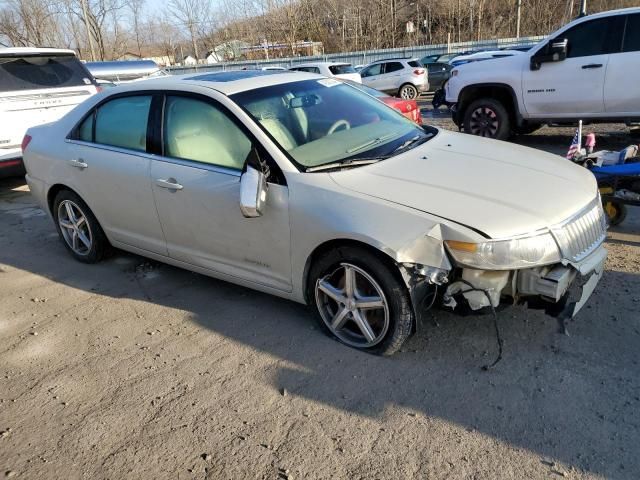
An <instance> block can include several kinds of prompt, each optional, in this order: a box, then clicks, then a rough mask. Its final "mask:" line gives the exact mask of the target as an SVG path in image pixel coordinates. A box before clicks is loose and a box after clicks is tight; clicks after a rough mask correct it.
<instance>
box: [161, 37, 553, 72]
mask: <svg viewBox="0 0 640 480" xmlns="http://www.w3.org/2000/svg"><path fill="white" fill-rule="evenodd" d="M543 38H544V36H536V37H521V38H498V39H493V40H480V41H475V42H459V43H450V44H447V43H443V44H439V45H419V46H414V47H401V48H387V49H381V50H363V51H360V52H348V53H331V54H327V55H316V56H310V57H289V58H277V59H270V60H245V61H237V62H220V63H212V64H204V65H194V66H192V67H168V68H167V70H168V71H169V72H170V73H172V74H175V75H179V74H182V73H193V72H203V71H204V72H206V71H226V70H241V69H254V68H262V67H269V66H272V67H285V68H288V67H292V66H294V65H296V64H299V63H306V62H345V63H350V64H352V65H366V64H368V63H371V62H375V61H376V60H382V59H385V58H393V57H403V58H410V57H424V56H425V55H435V54H439V53H456V52H464V51H467V50H494V49H495V50H498V49H501V48H514V47H522V46H527V45H532V44H535V43H538V42H539V41H540V40H542V39H543Z"/></svg>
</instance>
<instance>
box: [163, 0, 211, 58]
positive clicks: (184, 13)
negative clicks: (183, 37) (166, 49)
mask: <svg viewBox="0 0 640 480" xmlns="http://www.w3.org/2000/svg"><path fill="white" fill-rule="evenodd" d="M210 11H211V4H210V0H170V1H169V12H170V13H171V15H172V16H173V17H174V18H175V20H176V21H177V23H178V24H179V26H180V27H184V28H186V29H187V32H188V33H189V39H190V40H191V47H192V48H193V53H194V55H195V56H196V58H200V55H199V49H198V39H199V36H198V32H199V30H200V28H201V25H200V24H201V23H202V22H203V21H204V22H206V19H209V13H210ZM203 19H205V20H203Z"/></svg>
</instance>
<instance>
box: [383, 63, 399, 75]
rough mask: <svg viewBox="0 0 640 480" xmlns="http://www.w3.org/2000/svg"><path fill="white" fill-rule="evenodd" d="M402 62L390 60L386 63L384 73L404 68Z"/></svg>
mask: <svg viewBox="0 0 640 480" xmlns="http://www.w3.org/2000/svg"><path fill="white" fill-rule="evenodd" d="M402 68H403V67H402V64H401V63H400V62H388V63H385V64H384V73H393V72H397V71H398V70H402Z"/></svg>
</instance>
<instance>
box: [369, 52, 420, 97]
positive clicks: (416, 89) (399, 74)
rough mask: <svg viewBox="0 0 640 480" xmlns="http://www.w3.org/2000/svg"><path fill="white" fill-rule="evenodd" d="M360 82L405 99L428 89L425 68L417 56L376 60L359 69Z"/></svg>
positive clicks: (416, 95)
mask: <svg viewBox="0 0 640 480" xmlns="http://www.w3.org/2000/svg"><path fill="white" fill-rule="evenodd" d="M360 76H361V77H362V83H363V84H364V85H366V86H367V87H371V88H375V89H376V90H381V91H383V92H387V93H389V94H391V95H397V96H398V97H400V98H403V99H405V100H414V99H416V98H418V95H420V93H421V92H426V91H428V90H429V80H428V77H427V69H426V68H425V67H424V66H422V64H421V63H420V61H419V60H418V59H417V58H393V59H386V60H378V61H377V62H373V63H370V64H369V65H367V66H366V67H364V68H363V69H362V70H360Z"/></svg>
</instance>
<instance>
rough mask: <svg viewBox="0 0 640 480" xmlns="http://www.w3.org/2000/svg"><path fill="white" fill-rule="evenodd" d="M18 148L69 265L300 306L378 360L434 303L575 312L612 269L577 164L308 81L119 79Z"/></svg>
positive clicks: (334, 84) (279, 77)
mask: <svg viewBox="0 0 640 480" xmlns="http://www.w3.org/2000/svg"><path fill="white" fill-rule="evenodd" d="M23 146H24V160H25V164H26V168H27V172H28V174H27V181H28V183H29V187H30V189H31V192H32V194H33V196H34V197H35V198H36V199H37V200H38V201H39V203H40V204H41V205H42V208H43V209H44V210H45V211H46V212H48V213H49V214H50V215H51V217H52V218H53V220H54V223H55V226H56V228H57V231H58V233H59V235H60V238H61V239H62V242H63V243H64V245H65V247H66V248H67V250H68V251H69V252H70V254H71V255H72V256H73V257H75V258H76V259H77V260H79V261H81V262H85V263H94V262H97V261H99V260H101V259H102V258H103V257H104V255H105V253H106V252H107V250H108V249H109V248H110V247H117V248H120V249H123V250H127V251H129V252H133V253H137V254H140V255H143V256H146V257H149V258H152V259H156V260H159V261H162V262H166V263H169V264H172V265H176V266H179V267H183V268H187V269H189V270H192V271H195V272H200V273H202V274H205V275H210V276H212V277H216V278H220V279H223V280H227V281H230V282H233V283H235V284H238V285H243V286H246V287H250V288H254V289H256V290H260V291H263V292H268V293H271V294H274V295H278V296H280V297H284V298H287V299H290V300H294V301H297V302H302V303H308V304H311V305H313V307H314V309H315V310H316V311H317V313H318V318H319V320H320V324H321V325H322V326H323V328H325V329H326V331H327V332H329V333H330V334H331V335H333V336H335V337H336V338H338V339H339V340H340V341H342V342H344V343H345V344H348V345H351V346H353V347H356V348H360V349H363V350H366V351H369V352H374V353H379V354H390V353H392V352H394V351H396V350H397V349H398V348H399V347H400V346H401V345H402V343H403V342H404V341H405V340H406V339H407V338H408V337H409V336H410V335H411V334H412V333H413V332H414V331H415V329H416V325H417V321H416V319H417V317H418V315H420V313H421V311H422V310H423V307H424V306H425V305H427V306H428V305H432V304H435V303H436V302H440V301H444V302H445V304H446V305H449V306H450V307H454V306H455V304H456V303H458V304H465V305H468V307H470V308H471V309H481V308H486V307H488V308H495V307H497V306H498V305H499V304H500V303H502V302H504V303H507V304H509V303H513V302H514V301H523V300H526V301H528V302H529V303H530V306H533V305H534V304H536V303H538V304H540V303H541V304H542V305H544V306H545V308H547V310H549V311H551V310H555V311H556V313H560V312H562V313H563V314H564V315H567V316H572V315H575V314H576V313H577V312H578V311H579V310H580V308H581V307H582V306H583V305H584V303H585V301H586V299H587V298H588V297H589V295H590V294H591V292H592V291H593V290H594V288H595V286H596V283H597V281H598V280H599V278H600V276H601V274H602V271H603V264H604V261H605V258H606V250H605V249H604V248H603V246H602V243H603V240H604V238H605V233H606V230H605V229H606V224H605V221H604V216H603V212H602V206H601V204H600V199H599V197H598V191H597V186H596V182H595V180H594V178H593V175H591V174H590V173H589V172H588V171H587V170H586V169H583V168H580V167H577V166H575V165H573V164H572V163H571V162H569V161H566V160H563V159H561V158H560V157H557V156H554V155H550V154H545V153H541V152H537V151H535V150H530V149H527V148H523V147H518V146H514V145H510V144H506V143H502V142H497V141H492V140H487V139H482V138H479V137H473V136H469V135H462V134H457V133H452V132H446V131H442V130H437V129H434V128H430V127H420V126H418V125H416V124H415V123H413V122H411V121H409V120H407V119H406V118H404V117H403V116H402V115H401V114H399V113H398V112H396V111H395V110H393V109H391V108H389V107H387V106H385V105H384V104H383V103H381V102H379V101H378V100H376V99H375V98H373V97H371V96H369V95H367V94H365V93H363V92H361V91H359V90H357V89H355V88H353V87H351V86H349V85H346V84H344V83H342V82H340V81H337V80H335V79H330V78H324V77H321V76H318V75H314V74H309V73H294V74H292V73H278V72H268V71H244V72H224V73H214V74H206V73H205V74H192V75H189V76H183V77H171V78H166V79H159V80H148V81H145V82H139V83H132V84H129V85H126V86H121V87H120V88H118V89H111V90H105V91H104V92H102V93H100V94H98V95H96V96H95V97H92V98H90V99H88V100H87V101H86V102H85V103H83V104H82V105H81V106H80V107H78V108H76V109H75V110H73V111H72V112H70V113H69V114H68V115H66V116H65V117H64V118H62V119H61V120H60V121H58V122H57V123H53V124H49V125H44V126H39V127H35V128H32V129H30V130H29V131H28V133H27V136H26V137H25V139H24V142H23ZM579 278H583V281H581V282H579V284H580V285H581V286H582V285H584V287H582V289H579V288H578V282H576V280H577V279H579ZM574 290H575V291H574ZM574 295H575V296H574ZM240 322H241V319H239V323H240ZM238 328H242V327H241V325H240V324H239V325H238Z"/></svg>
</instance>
